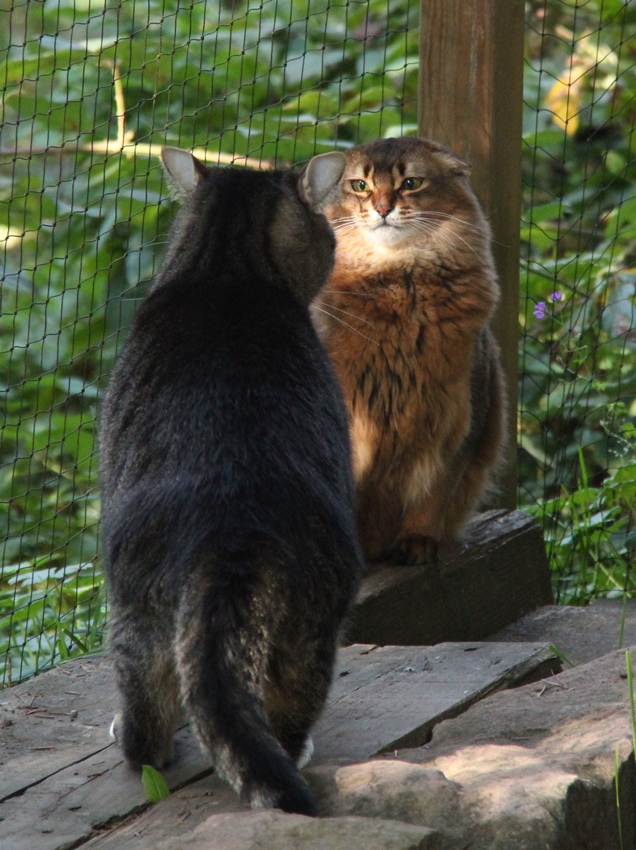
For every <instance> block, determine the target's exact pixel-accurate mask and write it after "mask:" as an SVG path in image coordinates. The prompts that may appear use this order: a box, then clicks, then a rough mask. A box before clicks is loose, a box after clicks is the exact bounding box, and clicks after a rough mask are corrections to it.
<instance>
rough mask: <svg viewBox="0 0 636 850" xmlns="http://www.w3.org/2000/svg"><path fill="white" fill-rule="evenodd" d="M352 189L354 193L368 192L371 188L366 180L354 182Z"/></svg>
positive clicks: (352, 182)
mask: <svg viewBox="0 0 636 850" xmlns="http://www.w3.org/2000/svg"><path fill="white" fill-rule="evenodd" d="M351 188H352V189H353V191H354V192H368V191H369V186H368V184H367V183H365V181H364V180H352V181H351Z"/></svg>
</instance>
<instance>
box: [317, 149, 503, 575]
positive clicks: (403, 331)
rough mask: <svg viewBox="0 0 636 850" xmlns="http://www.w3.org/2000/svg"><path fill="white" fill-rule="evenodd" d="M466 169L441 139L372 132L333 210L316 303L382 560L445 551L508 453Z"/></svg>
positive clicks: (491, 287) (484, 249) (485, 236)
mask: <svg viewBox="0 0 636 850" xmlns="http://www.w3.org/2000/svg"><path fill="white" fill-rule="evenodd" d="M467 171H468V167H467V165H466V163H464V162H462V161H461V160H460V159H458V158H457V157H456V156H454V155H453V154H452V153H451V152H450V151H448V150H447V149H446V148H444V147H442V146H441V145H439V144H437V143H435V142H431V141H427V140H424V139H416V138H398V139H382V140H379V141H376V142H370V143H368V144H365V145H362V146H361V147H358V148H355V149H353V150H352V151H350V153H349V154H348V157H347V165H346V167H345V171H344V174H343V177H342V180H341V184H340V187H339V189H338V191H337V192H335V193H332V194H331V195H330V196H329V197H328V199H327V203H326V205H325V208H324V211H325V214H326V215H327V218H328V219H329V221H330V222H331V224H332V226H333V228H334V231H335V233H336V238H337V251H336V264H335V267H334V271H333V273H332V275H331V278H330V281H329V283H328V284H327V287H326V290H325V291H323V293H322V294H321V296H320V301H319V302H317V303H316V305H315V307H314V309H315V311H316V313H317V315H316V321H317V323H318V325H319V328H320V331H321V335H322V339H323V342H324V343H325V344H326V347H327V350H328V352H329V354H330V357H331V360H332V362H333V364H334V367H335V369H336V372H337V374H338V377H339V379H340V382H341V385H342V388H343V390H344V395H345V399H346V402H347V405H348V408H349V417H350V429H351V436H352V442H353V461H354V475H355V480H356V485H357V497H358V531H359V536H360V541H361V543H362V547H363V549H364V551H365V554H366V556H367V558H368V559H369V560H376V561H377V560H384V561H387V560H388V561H393V562H396V563H403V564H413V563H421V562H423V561H426V560H429V559H431V558H434V557H435V555H436V552H437V547H438V544H439V543H440V542H446V541H450V540H453V539H456V538H457V537H458V536H459V535H460V532H461V529H462V526H463V525H464V523H465V521H466V520H467V519H468V517H469V515H470V514H471V512H472V511H473V510H474V509H475V508H476V507H477V506H478V504H479V503H480V502H481V500H482V498H483V496H484V494H485V493H486V492H487V490H488V488H489V486H490V485H491V483H492V478H493V472H494V471H495V470H496V468H497V466H498V464H499V462H500V458H501V452H502V442H503V417H504V407H505V400H504V386H503V377H502V372H501V368H500V364H499V352H498V348H497V345H496V343H495V341H494V338H493V335H492V333H491V331H490V328H489V326H488V322H489V319H490V317H491V315H492V313H493V310H494V309H495V306H496V304H497V300H498V292H499V290H498V285H497V281H496V276H495V271H494V266H493V260H492V255H491V249H490V230H489V227H488V224H487V222H486V219H485V218H484V215H483V213H482V211H481V209H480V207H479V204H478V202H477V199H476V198H475V195H474V194H473V192H472V190H471V188H470V186H469V183H468V180H467V177H466V175H467Z"/></svg>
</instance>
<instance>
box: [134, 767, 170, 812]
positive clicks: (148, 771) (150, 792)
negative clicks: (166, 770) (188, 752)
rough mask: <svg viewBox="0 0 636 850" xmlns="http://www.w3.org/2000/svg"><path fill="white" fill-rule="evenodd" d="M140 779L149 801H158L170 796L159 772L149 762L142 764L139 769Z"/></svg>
mask: <svg viewBox="0 0 636 850" xmlns="http://www.w3.org/2000/svg"><path fill="white" fill-rule="evenodd" d="M141 781H142V783H143V786H144V790H145V792H146V796H147V797H148V800H149V801H150V802H151V803H158V802H159V801H160V800H165V799H166V797H169V796H170V789H169V788H168V784H167V783H166V780H165V779H164V778H163V776H162V775H161V773H159V771H158V770H156V769H155V768H154V767H151V765H149V764H144V765H143V766H142V769H141Z"/></svg>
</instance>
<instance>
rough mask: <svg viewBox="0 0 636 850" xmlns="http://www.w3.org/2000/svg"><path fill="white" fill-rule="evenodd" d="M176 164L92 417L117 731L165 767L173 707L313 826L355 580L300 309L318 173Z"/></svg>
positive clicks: (175, 156) (318, 272)
mask: <svg viewBox="0 0 636 850" xmlns="http://www.w3.org/2000/svg"><path fill="white" fill-rule="evenodd" d="M188 156H189V155H188V154H185V153H184V152H180V151H176V152H175V150H174V149H172V152H171V153H170V152H169V154H168V155H165V154H164V162H165V163H166V165H167V167H168V170H169V171H172V172H173V174H172V176H173V178H174V179H175V181H176V183H177V184H179V186H180V188H179V193H180V195H181V199H182V200H184V199H185V206H184V208H183V209H182V210H181V212H180V214H179V215H178V217H177V220H176V222H175V225H174V227H173V231H172V234H171V238H170V248H169V251H168V255H167V258H166V261H165V263H164V266H163V268H162V270H161V272H160V274H159V275H158V277H157V279H156V281H155V283H154V284H153V287H152V289H151V292H150V294H149V295H148V297H147V298H146V300H145V301H144V303H143V304H142V306H141V307H140V309H139V312H138V314H137V316H136V318H135V321H134V323H133V326H132V329H131V331H130V336H129V339H128V342H127V346H126V349H125V352H124V354H123V356H122V357H121V359H120V361H119V363H118V364H117V366H116V368H115V370H114V372H113V374H112V378H111V382H110V387H109V390H108V393H107V397H106V400H105V404H104V409H103V412H102V418H101V463H102V466H101V480H102V498H103V501H102V523H103V532H104V541H105V557H106V567H107V575H108V578H109V582H110V593H111V597H110V598H111V603H112V609H111V611H112V622H111V633H110V646H111V652H112V655H113V658H114V664H115V670H116V677H117V685H118V689H119V693H120V698H121V713H120V715H119V717H118V719H117V733H118V738H119V740H120V743H121V745H122V746H123V750H124V753H125V756H126V758H127V760H128V762H129V763H130V764H131V765H132V766H134V767H140V766H141V765H142V764H150V765H153V766H155V767H157V768H160V767H162V766H164V765H166V764H167V763H168V762H170V760H171V758H172V750H173V745H172V737H173V729H174V725H175V722H176V719H177V715H178V712H179V708H180V706H183V707H184V708H185V713H186V716H187V717H188V718H189V720H190V721H191V722H192V725H193V728H194V730H195V732H196V735H197V737H198V740H199V741H200V743H201V746H202V747H203V749H204V750H205V751H206V752H207V753H208V754H209V755H210V757H211V759H212V760H213V762H214V764H215V766H216V768H217V769H218V771H219V773H220V774H221V775H222V776H223V777H224V778H225V779H226V780H228V781H229V782H230V783H231V784H232V785H233V787H234V788H235V789H236V790H237V792H238V793H239V794H240V795H241V797H242V798H243V800H244V801H246V802H247V803H249V804H251V805H253V806H259V805H266V806H277V807H280V808H282V809H284V810H286V811H290V812H299V813H303V814H315V812H316V807H315V801H314V798H313V796H312V794H311V792H310V790H309V788H308V786H307V784H306V782H305V780H304V779H303V778H302V776H301V774H300V772H299V770H298V768H297V767H296V764H295V762H296V760H297V759H298V757H299V755H300V753H301V751H302V749H303V746H304V744H305V742H306V739H307V737H308V732H309V729H310V727H311V725H312V724H313V723H314V721H315V720H316V718H317V716H318V714H319V713H320V711H321V709H322V707H323V704H324V701H325V698H326V695H327V691H328V688H329V684H330V681H331V676H332V669H333V663H334V655H335V651H336V646H337V639H338V634H339V630H340V627H341V624H342V622H343V618H344V617H345V615H346V613H347V611H348V609H349V607H350V604H351V602H352V599H353V597H354V594H355V591H356V588H357V585H358V581H359V576H360V573H361V569H362V566H361V563H362V562H361V557H360V553H359V549H358V546H357V543H356V541H355V532H354V528H355V524H354V509H353V486H352V481H351V474H350V457H349V441H348V433H347V420H346V414H345V411H344V406H343V403H342V400H341V396H340V390H339V387H338V385H337V382H336V379H335V377H334V375H333V374H332V370H331V367H330V365H329V363H328V360H327V357H326V355H325V354H324V352H323V349H322V347H321V345H320V344H319V342H318V340H317V338H316V335H315V333H314V330H313V328H312V324H311V321H310V318H309V315H308V310H307V308H308V305H309V302H310V300H311V299H312V298H313V297H314V296H315V295H316V294H317V292H318V290H319V289H320V287H321V286H322V285H323V284H324V282H325V280H326V279H327V276H328V274H329V271H330V269H331V266H332V262H333V252H334V240H333V236H332V233H331V230H330V228H329V226H328V225H327V223H326V220H325V219H324V218H323V217H322V216H321V215H317V214H315V213H314V212H312V211H311V209H310V206H309V203H308V202H315V201H316V200H319V199H320V194H321V193H322V192H323V191H325V190H326V189H328V188H329V186H328V185H327V184H328V183H329V175H327V178H325V176H324V173H323V175H322V177H320V176H319V177H318V178H316V179H314V180H312V179H309V178H308V177H307V176H306V177H305V179H304V180H301V181H300V182H298V178H297V177H296V176H295V175H292V174H289V173H283V172H273V173H267V172H250V171H247V170H232V169H209V170H208V169H205V168H204V167H203V166H202V165H201V164H200V163H198V162H197V161H196V160H192V161H191V162H192V165H191V166H188V162H190V161H189V160H185V159H184V157H188ZM336 156H337V155H336ZM314 162H316V160H314ZM334 162H335V165H334ZM174 163H176V166H177V167H175V166H174ZM184 163H185V170H186V171H187V169H188V167H190V168H191V169H192V173H191V177H192V180H191V183H190V180H189V178H186V179H185V180H183V179H182V172H183V170H184ZM321 167H322V168H323V171H324V164H323V165H322V166H321ZM330 167H331V168H332V170H334V169H335V171H334V173H335V172H337V174H336V176H335V182H337V180H338V178H339V176H340V172H341V168H339V165H338V160H335V161H334V160H332V161H331V165H330ZM310 169H311V166H310ZM175 175H176V177H175ZM307 175H309V176H310V177H311V175H310V171H309V170H308V172H307Z"/></svg>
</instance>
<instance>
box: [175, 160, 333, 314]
mask: <svg viewBox="0 0 636 850" xmlns="http://www.w3.org/2000/svg"><path fill="white" fill-rule="evenodd" d="M161 161H162V163H163V166H164V168H165V170H166V172H167V174H168V177H169V180H170V183H171V187H172V192H173V195H174V196H175V198H176V199H177V200H179V201H180V202H181V203H182V204H183V205H184V213H183V214H182V217H181V220H180V224H179V225H178V226H177V227H176V229H175V232H174V236H173V238H174V239H175V241H176V242H177V243H178V244H179V245H180V248H179V250H180V251H181V253H182V254H183V252H188V251H189V250H190V246H193V245H196V243H199V244H198V246H197V250H198V251H199V252H200V253H205V252H208V251H209V252H210V259H211V255H212V253H214V255H215V256H214V260H213V261H214V263H215V264H217V266H218V264H219V263H223V257H226V258H228V257H231V262H232V263H234V264H235V265H236V268H237V270H238V268H239V266H240V267H241V268H242V269H243V270H244V271H245V273H246V274H249V273H250V269H252V270H256V271H257V272H258V274H259V275H261V276H262V275H265V276H267V277H269V278H271V279H274V280H282V281H284V282H285V283H286V284H287V285H288V286H289V287H290V288H291V289H292V290H293V292H294V294H295V295H296V297H297V298H298V299H299V300H300V301H301V302H302V303H304V304H307V305H308V304H309V303H310V302H311V300H312V299H313V298H314V297H315V295H316V294H317V292H318V291H319V290H320V289H321V288H322V286H323V285H324V284H325V282H326V280H327V278H328V276H329V273H330V271H331V268H332V266H333V259H334V248H335V240H334V236H333V232H332V230H331V228H330V226H329V224H328V222H327V220H326V218H325V217H324V215H323V214H322V213H321V212H320V208H321V205H323V204H324V202H325V198H327V197H328V196H329V195H330V194H331V193H333V191H334V189H335V188H336V187H337V186H338V185H339V183H340V180H341V177H342V173H343V170H344V167H345V162H346V158H345V155H344V154H342V153H339V152H336V151H334V152H332V153H326V154H321V155H319V156H316V157H314V158H313V159H312V160H311V161H310V162H309V163H308V165H307V166H306V167H305V168H304V169H303V171H302V172H291V171H252V170H250V169H246V168H209V167H207V166H206V165H204V164H203V163H201V162H200V161H199V160H198V159H196V157H194V156H193V155H192V154H190V153H188V152H187V151H184V150H180V149H179V148H173V147H165V148H163V150H162V152H161ZM202 244H203V246H204V247H203V251H202ZM173 250H174V248H173ZM191 250H194V248H192V249H191Z"/></svg>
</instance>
